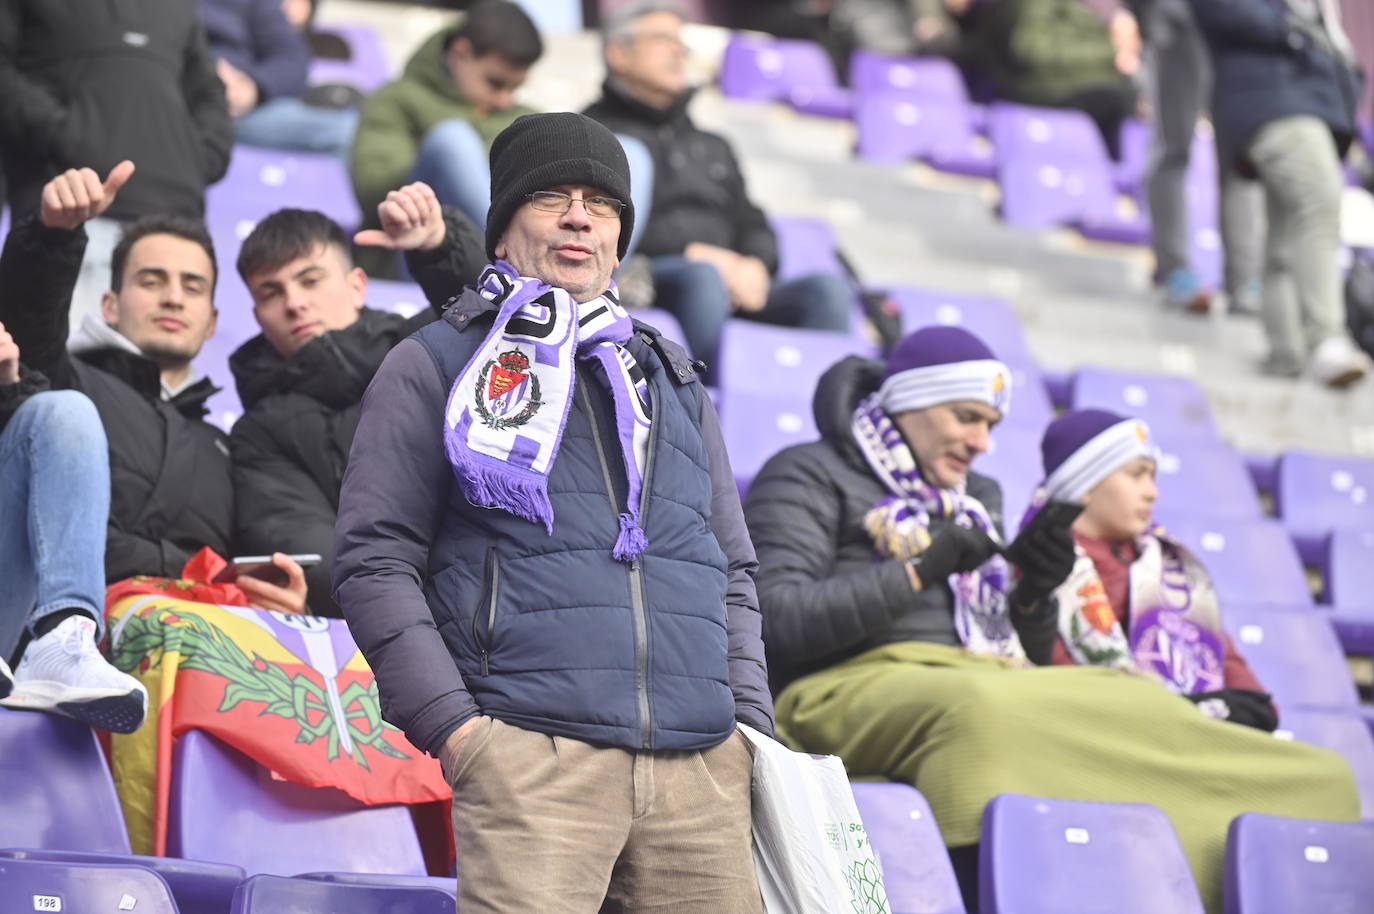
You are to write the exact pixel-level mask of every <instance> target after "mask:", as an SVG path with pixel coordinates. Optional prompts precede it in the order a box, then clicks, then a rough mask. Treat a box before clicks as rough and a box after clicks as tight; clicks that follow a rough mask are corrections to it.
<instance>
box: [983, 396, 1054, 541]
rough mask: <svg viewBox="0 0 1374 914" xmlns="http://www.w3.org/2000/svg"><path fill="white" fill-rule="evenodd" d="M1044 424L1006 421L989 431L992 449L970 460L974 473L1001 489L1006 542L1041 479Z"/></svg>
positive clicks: (1011, 536)
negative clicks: (981, 475) (1041, 444)
mask: <svg viewBox="0 0 1374 914" xmlns="http://www.w3.org/2000/svg"><path fill="white" fill-rule="evenodd" d="M1012 397H1013V398H1012V409H1013V412H1012V415H1013V416H1016V415H1017V413H1016V412H1015V410H1016V400H1015V394H1013V395H1012ZM1047 422H1048V420H1046V421H1045V422H1042V423H1041V424H1040V425H1038V426H1037V425H1028V424H1027V425H1023V424H1020V423H1017V422H1011V421H1009V422H1006V423H1003V424H1001V425H999V426H997V428H995V429H993V430H992V446H991V448H990V449H989V450H988V452H987V453H986V454H983V455H981V456H979V457H978V458H976V459H975V460H974V461H973V470H974V472H975V473H981V474H983V475H984V476H989V477H991V478H992V479H994V480H996V481H997V483H998V485H1000V486H1001V487H1002V527H1003V531H1004V532H1005V533H1006V535H1007V541H1008V542H1010V541H1011V539H1012V538H1014V537H1015V536H1016V534H1017V531H1019V530H1020V529H1021V518H1023V517H1024V516H1025V514H1026V509H1027V508H1028V507H1030V503H1031V497H1032V496H1033V495H1034V494H1035V489H1036V486H1038V485H1040V482H1041V480H1042V479H1043V478H1044V473H1043V471H1042V468H1041V464H1040V438H1041V436H1042V435H1043V434H1044V432H1045V428H1044V426H1045V424H1046V423H1047Z"/></svg>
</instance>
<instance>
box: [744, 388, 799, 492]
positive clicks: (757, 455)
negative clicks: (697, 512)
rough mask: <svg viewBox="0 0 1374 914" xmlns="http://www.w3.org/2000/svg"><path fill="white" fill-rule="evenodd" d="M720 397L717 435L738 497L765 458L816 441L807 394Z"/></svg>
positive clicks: (746, 393)
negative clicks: (731, 471) (736, 487)
mask: <svg viewBox="0 0 1374 914" xmlns="http://www.w3.org/2000/svg"><path fill="white" fill-rule="evenodd" d="M724 397H725V400H724V402H723V403H722V405H721V417H720V427H721V434H722V435H723V436H724V438H725V447H726V450H727V451H728V452H729V454H730V468H731V470H733V471H734V474H735V484H736V485H737V486H738V487H739V490H740V494H741V495H743V494H744V493H745V492H746V491H748V489H749V484H750V483H751V482H752V481H753V479H754V477H755V476H756V475H757V474H758V471H759V470H760V469H761V468H762V467H763V465H764V464H765V463H767V462H768V458H769V457H772V456H773V455H774V454H776V453H777V452H778V451H780V450H782V449H783V448H785V447H790V446H791V445H794V444H802V443H804V442H807V441H815V440H817V438H819V437H820V436H819V435H818V434H817V432H816V421H815V418H814V417H813V416H812V413H811V395H810V393H809V392H806V393H802V394H800V395H798V394H788V393H785V392H780V391H773V392H769V393H762V394H756V393H752V392H749V391H740V390H734V391H729V392H728V393H725V394H724Z"/></svg>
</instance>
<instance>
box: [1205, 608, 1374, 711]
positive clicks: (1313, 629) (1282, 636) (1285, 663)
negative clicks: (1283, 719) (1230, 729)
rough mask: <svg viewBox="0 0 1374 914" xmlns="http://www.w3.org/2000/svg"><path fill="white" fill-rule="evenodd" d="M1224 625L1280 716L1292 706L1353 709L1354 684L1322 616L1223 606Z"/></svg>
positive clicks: (1301, 611)
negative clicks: (1272, 698)
mask: <svg viewBox="0 0 1374 914" xmlns="http://www.w3.org/2000/svg"><path fill="white" fill-rule="evenodd" d="M1221 612H1222V622H1223V623H1224V624H1225V626H1226V630H1227V631H1228V632H1229V633H1230V634H1231V638H1232V640H1233V641H1234V642H1235V645H1236V650H1238V651H1240V653H1241V655H1242V656H1244V657H1245V659H1246V662H1248V663H1249V664H1250V668H1251V669H1252V670H1254V671H1255V675H1256V676H1258V677H1259V680H1260V682H1261V683H1263V684H1264V689H1265V691H1267V692H1268V693H1269V694H1271V695H1273V696H1274V704H1276V705H1277V706H1278V709H1279V714H1280V715H1283V714H1285V713H1286V712H1287V710H1288V709H1290V708H1354V707H1356V706H1357V705H1358V704H1359V694H1358V693H1357V692H1356V691H1355V682H1354V680H1352V679H1351V678H1350V671H1349V669H1347V667H1346V665H1345V655H1344V654H1343V653H1342V652H1341V645H1340V642H1338V641H1337V640H1336V634H1335V632H1333V631H1332V630H1331V622H1330V620H1329V619H1327V617H1326V614H1325V613H1320V612H1314V611H1313V610H1311V609H1308V608H1305V607H1297V608H1293V609H1275V608H1260V609H1255V608H1252V607H1248V606H1237V605H1233V604H1230V603H1223V605H1222V607H1221Z"/></svg>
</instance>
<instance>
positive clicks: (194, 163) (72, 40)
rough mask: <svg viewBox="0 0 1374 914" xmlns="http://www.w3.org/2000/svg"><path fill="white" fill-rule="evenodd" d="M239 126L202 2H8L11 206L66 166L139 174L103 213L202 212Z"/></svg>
mask: <svg viewBox="0 0 1374 914" xmlns="http://www.w3.org/2000/svg"><path fill="white" fill-rule="evenodd" d="M233 143H234V127H233V122H232V121H231V120H230V118H229V109H228V106H227V104H226V102H225V100H224V85H223V84H222V83H221V82H220V81H219V77H218V76H216V75H215V67H214V61H213V59H212V58H211V57H210V54H209V52H208V51H207V50H206V44H205V35H204V32H203V31H202V29H201V26H200V21H199V19H198V18H197V16H196V7H195V4H194V3H190V2H186V0H118V2H102V3H94V2H90V0H5V2H4V3H0V153H3V159H4V165H5V172H6V176H7V178H8V182H9V195H10V205H11V207H12V210H13V212H15V213H19V214H21V215H22V214H25V213H28V212H31V211H33V210H35V209H37V207H38V200H39V195H40V193H41V192H42V189H43V184H44V183H46V182H47V181H48V179H50V178H52V177H53V176H54V175H57V174H59V173H60V172H62V171H63V170H65V169H68V168H81V167H90V168H94V169H95V170H96V172H97V173H98V174H99V175H100V177H101V178H102V179H103V178H104V177H105V175H106V174H107V173H108V172H109V170H110V169H111V168H112V167H114V166H115V165H117V164H118V163H119V162H120V161H121V160H123V159H132V160H133V162H134V164H135V165H137V166H138V170H137V172H136V173H135V174H134V176H133V177H132V178H131V179H130V180H129V183H128V184H127V185H126V186H125V187H124V189H123V190H121V191H120V193H119V198H118V199H117V200H116V201H115V202H114V205H113V206H111V207H110V209H109V211H108V212H107V213H106V215H107V216H108V217H109V218H112V219H126V220H127V219H133V218H136V217H138V216H141V215H145V214H148V213H167V212H173V213H181V214H184V215H189V216H199V215H200V214H201V213H202V212H203V211H204V208H205V187H206V185H208V184H212V183H214V182H215V181H217V180H219V179H220V178H221V177H222V176H223V175H224V172H225V169H226V168H227V167H228V165H229V152H230V149H231V147H232V146H233Z"/></svg>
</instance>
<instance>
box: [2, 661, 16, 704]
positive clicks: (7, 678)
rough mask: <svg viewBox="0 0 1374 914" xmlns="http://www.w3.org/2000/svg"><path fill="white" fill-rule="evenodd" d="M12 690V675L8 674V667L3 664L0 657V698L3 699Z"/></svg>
mask: <svg viewBox="0 0 1374 914" xmlns="http://www.w3.org/2000/svg"><path fill="white" fill-rule="evenodd" d="M13 688H14V674H13V673H11V672H10V665H9V664H8V663H6V662H5V658H4V657H0V698H4V697H5V696H6V695H8V694H9V693H10V690H11V689H13Z"/></svg>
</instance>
